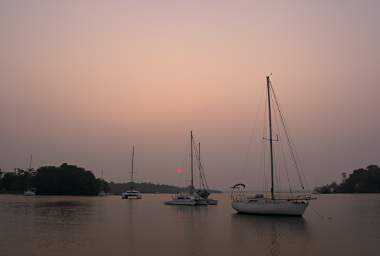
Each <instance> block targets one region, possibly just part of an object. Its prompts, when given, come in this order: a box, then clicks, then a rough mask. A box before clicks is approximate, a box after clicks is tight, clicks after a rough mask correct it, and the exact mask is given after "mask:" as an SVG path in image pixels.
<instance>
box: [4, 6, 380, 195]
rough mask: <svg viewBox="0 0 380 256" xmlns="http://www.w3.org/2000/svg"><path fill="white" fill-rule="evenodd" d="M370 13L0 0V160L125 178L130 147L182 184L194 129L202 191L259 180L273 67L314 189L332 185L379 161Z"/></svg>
mask: <svg viewBox="0 0 380 256" xmlns="http://www.w3.org/2000/svg"><path fill="white" fill-rule="evenodd" d="M379 10H380V2H379V1H376V0H374V1H369V0H368V1H359V0H356V1H350V0H345V1H343V0H341V1H340V0H334V1H327V0H326V1H301V0H300V1H296V0H289V1H285V0H284V1H223V0H220V1H143V0H139V1H137V0H136V1H94V0H91V1H84V0H83V1H74V0H73V1H70V0H68V1H54V0H46V1H42V0H41V1H38V0H35V1H18V0H0V38H1V40H0V55H1V58H0V124H1V125H0V168H1V169H3V170H12V169H13V168H16V167H18V168H26V167H27V166H28V161H29V155H30V154H33V166H34V167H39V166H42V165H60V164H61V163H64V162H67V163H70V164H76V165H79V166H82V167H84V168H86V169H88V170H92V171H94V173H95V174H96V175H97V176H99V175H100V172H101V169H104V178H105V179H106V180H111V181H116V182H122V181H128V178H129V172H130V163H131V159H130V158H131V150H132V145H135V147H136V155H135V166H136V178H137V180H138V181H150V182H154V183H163V184H175V185H185V184H187V182H188V177H189V175H188V174H189V169H188V167H189V164H188V162H189V159H188V158H189V157H188V155H189V153H188V152H189V133H190V130H193V132H194V134H195V137H196V140H197V141H200V142H201V145H202V146H201V152H202V159H203V165H204V167H205V171H206V174H207V177H208V183H209V185H210V186H211V187H214V188H218V189H228V187H229V186H231V185H233V184H235V183H237V182H243V183H245V184H247V185H248V187H249V188H251V189H259V188H262V186H263V183H264V181H265V180H266V179H267V176H265V175H264V172H263V163H264V162H265V161H266V160H260V159H262V158H263V157H264V155H265V154H264V153H263V152H264V151H267V147H265V146H263V145H264V144H263V143H266V144H267V141H265V140H262V137H263V135H265V134H262V130H263V125H264V122H265V119H264V114H265V107H263V106H264V104H265V99H264V97H265V86H266V80H265V77H266V76H267V75H269V74H270V73H272V76H271V79H272V83H273V88H274V89H275V91H276V94H277V97H278V98H279V100H280V104H281V109H282V110H283V112H284V114H285V116H286V120H287V126H288V128H289V132H290V134H291V136H292V139H293V142H294V144H295V146H296V150H297V154H298V157H299V161H300V163H301V164H302V167H303V173H304V175H305V177H306V181H307V185H308V186H309V187H314V186H317V185H321V184H325V183H330V182H332V181H340V180H341V173H342V172H350V171H352V170H353V169H356V168H361V167H366V166H367V165H369V164H380V155H379V152H380V134H379V127H380V115H379V113H378V109H379V107H378V105H379V103H378V98H379V96H380V86H379V85H380V84H379V82H380V72H379V67H380V51H379V47H378V46H379V45H380V30H379V27H380V16H379V15H378V12H379ZM265 136H266V135H265ZM254 138H258V139H254ZM280 141H282V142H284V140H283V138H282V137H281V136H280ZM256 144H257V145H259V146H257V147H256V146H255V145H256ZM275 144H276V143H275ZM277 144H279V143H277ZM276 147H277V148H279V146H278V145H277V146H275V149H276ZM276 152H279V151H276ZM266 159H268V155H266ZM177 168H183V169H184V170H185V171H184V172H183V173H182V174H178V173H176V169H177ZM266 168H267V167H266ZM276 168H277V169H276V171H277V170H278V171H279V173H280V172H281V170H280V169H281V168H280V166H276ZM266 170H267V169H266ZM266 175H267V174H266ZM263 176H264V180H263ZM283 179H284V178H283ZM294 183H296V182H295V181H294Z"/></svg>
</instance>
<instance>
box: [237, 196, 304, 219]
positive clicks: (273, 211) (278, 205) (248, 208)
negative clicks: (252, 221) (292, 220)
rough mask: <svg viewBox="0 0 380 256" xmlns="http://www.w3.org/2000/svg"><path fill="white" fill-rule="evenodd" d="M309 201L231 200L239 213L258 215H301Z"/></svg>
mask: <svg viewBox="0 0 380 256" xmlns="http://www.w3.org/2000/svg"><path fill="white" fill-rule="evenodd" d="M308 205H309V203H308V202H307V201H287V200H271V199H262V200H245V201H237V202H232V208H234V209H235V210H236V211H237V212H239V213H247V214H260V215H289V216H302V215H303V213H304V212H305V210H306V208H307V206H308Z"/></svg>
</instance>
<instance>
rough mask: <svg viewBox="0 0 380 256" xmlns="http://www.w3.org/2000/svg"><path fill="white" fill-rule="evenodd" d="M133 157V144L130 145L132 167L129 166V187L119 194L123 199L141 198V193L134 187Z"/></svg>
mask: <svg viewBox="0 0 380 256" xmlns="http://www.w3.org/2000/svg"><path fill="white" fill-rule="evenodd" d="M134 158H135V146H134V145H133V147H132V168H131V181H130V183H131V188H130V189H129V190H127V191H125V192H123V193H122V194H121V198H123V199H141V198H142V195H141V193H140V191H138V190H135V189H134V179H133V178H134V177H133V174H134V170H133V169H134Z"/></svg>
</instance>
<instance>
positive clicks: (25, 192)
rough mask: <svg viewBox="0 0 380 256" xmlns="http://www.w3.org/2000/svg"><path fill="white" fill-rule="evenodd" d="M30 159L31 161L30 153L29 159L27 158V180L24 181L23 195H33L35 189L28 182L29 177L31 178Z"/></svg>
mask: <svg viewBox="0 0 380 256" xmlns="http://www.w3.org/2000/svg"><path fill="white" fill-rule="evenodd" d="M32 161H33V155H30V159H29V168H28V171H27V175H28V176H27V181H26V190H25V191H24V196H35V195H36V191H35V189H34V188H32V187H31V184H30V183H31V182H30V178H31V175H32V171H33V169H32Z"/></svg>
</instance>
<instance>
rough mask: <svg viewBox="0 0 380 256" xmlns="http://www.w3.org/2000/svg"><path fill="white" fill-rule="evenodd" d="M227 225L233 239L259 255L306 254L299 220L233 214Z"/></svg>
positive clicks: (304, 231)
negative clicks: (229, 223)
mask: <svg viewBox="0 0 380 256" xmlns="http://www.w3.org/2000/svg"><path fill="white" fill-rule="evenodd" d="M231 222H232V223H231V224H232V225H231V227H232V228H233V229H232V236H233V239H235V240H237V242H239V243H240V244H241V246H242V247H245V245H247V248H249V247H248V246H251V248H254V250H255V252H256V253H259V255H271V256H278V255H283V254H285V255H287V254H288V253H290V254H289V255H291V253H297V254H299V253H300V252H305V253H306V254H307V241H308V240H309V239H310V238H309V230H308V225H307V222H306V221H305V220H304V219H302V218H292V217H281V218H278V217H277V218H273V217H270V216H250V215H244V214H234V215H232V219H231ZM306 254H305V255H306Z"/></svg>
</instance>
